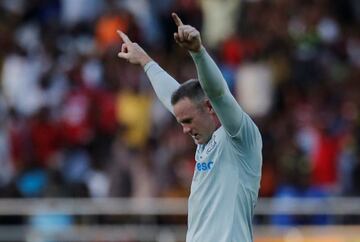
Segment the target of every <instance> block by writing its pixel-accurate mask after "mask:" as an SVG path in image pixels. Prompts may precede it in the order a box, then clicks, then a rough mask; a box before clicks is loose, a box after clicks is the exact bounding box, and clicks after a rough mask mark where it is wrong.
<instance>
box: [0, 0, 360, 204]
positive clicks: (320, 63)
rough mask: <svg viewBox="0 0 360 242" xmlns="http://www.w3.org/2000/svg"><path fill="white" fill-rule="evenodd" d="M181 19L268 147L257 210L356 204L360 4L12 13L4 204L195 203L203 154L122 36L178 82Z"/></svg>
mask: <svg viewBox="0 0 360 242" xmlns="http://www.w3.org/2000/svg"><path fill="white" fill-rule="evenodd" d="M172 11H175V12H177V13H178V14H179V16H180V17H181V18H182V19H183V22H184V23H187V24H190V25H193V26H195V27H197V28H198V29H199V30H201V33H202V39H203V42H204V45H205V46H206V48H207V49H208V51H209V52H210V53H211V55H212V56H213V57H214V59H215V60H216V62H217V63H218V64H219V67H220V68H221V70H222V72H223V74H224V76H225V78H226V80H227V82H228V85H229V87H230V89H231V91H232V92H233V94H234V95H235V96H236V98H237V99H238V101H239V103H240V104H241V105H242V107H243V108H244V110H245V111H247V112H248V113H249V114H250V116H252V117H253V119H254V120H255V122H256V123H257V125H258V126H259V128H260V130H261V133H262V135H263V142H264V147H263V157H264V162H263V177H262V183H261V191H260V196H262V197H283V196H285V197H286V196H295V197H312V196H360V176H359V175H358V174H360V113H359V107H360V95H359V91H360V28H359V26H360V2H359V1H356V0H342V1H331V0H271V1H270V0H269V1H265V0H253V1H241V0H227V1H222V0H148V1H146V0H119V1H115V0H53V1H46V0H3V1H1V2H0V13H1V14H0V47H1V48H0V74H1V75H0V83H1V93H0V167H1V169H0V197H26V198H29V197H186V196H187V195H188V194H189V187H190V183H191V179H192V173H193V169H194V150H195V145H194V144H193V143H192V140H191V138H190V137H187V136H186V135H184V134H182V130H181V127H180V126H179V125H178V124H177V123H176V120H175V119H174V118H173V117H172V115H171V114H170V113H168V112H167V111H166V110H165V108H164V107H163V106H162V104H161V103H159V101H158V100H157V98H156V96H155V95H154V93H153V91H152V87H151V85H150V84H149V82H148V80H147V78H146V76H145V74H144V73H143V71H142V69H141V67H138V66H133V65H130V64H129V63H126V62H124V61H123V60H121V59H119V58H117V52H118V51H119V50H120V48H121V41H120V39H119V37H118V36H117V34H116V30H117V29H120V30H122V31H123V32H125V33H127V34H128V35H129V37H130V39H132V40H133V41H134V42H137V43H139V44H140V45H141V46H143V48H144V49H145V50H146V51H147V52H148V53H149V54H150V55H151V56H152V57H153V59H154V60H155V61H157V62H158V63H159V64H160V65H161V66H162V67H163V68H164V69H165V70H167V71H168V72H169V73H170V74H171V75H172V76H174V77H175V78H176V79H177V80H178V81H179V82H184V81H186V80H187V79H190V78H193V77H196V69H195V67H194V65H193V62H192V60H191V58H190V57H189V55H188V53H186V52H185V51H184V50H182V49H181V48H180V47H178V46H176V44H175V43H174V41H173V32H174V31H175V24H174V23H173V22H172V19H171V16H170V13H171V12H172Z"/></svg>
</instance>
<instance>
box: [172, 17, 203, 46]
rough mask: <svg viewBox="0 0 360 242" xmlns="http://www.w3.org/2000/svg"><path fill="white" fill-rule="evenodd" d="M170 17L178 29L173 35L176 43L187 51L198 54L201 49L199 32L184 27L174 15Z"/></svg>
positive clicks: (188, 26) (187, 26) (186, 26)
mask: <svg viewBox="0 0 360 242" xmlns="http://www.w3.org/2000/svg"><path fill="white" fill-rule="evenodd" d="M171 16H172V18H173V19H174V22H175V24H176V26H177V27H178V31H177V33H174V39H175V41H176V43H177V44H178V45H180V46H181V47H183V48H185V49H187V50H189V51H192V52H199V51H200V50H201V47H202V44H201V38H200V33H199V31H198V30H197V29H195V28H194V27H192V26H190V25H184V24H183V23H182V21H181V19H180V18H179V16H178V15H177V14H176V13H172V14H171Z"/></svg>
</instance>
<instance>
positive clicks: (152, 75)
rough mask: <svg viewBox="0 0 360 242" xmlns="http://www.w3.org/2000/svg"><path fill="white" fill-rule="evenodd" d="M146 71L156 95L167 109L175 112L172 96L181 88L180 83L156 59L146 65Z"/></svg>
mask: <svg viewBox="0 0 360 242" xmlns="http://www.w3.org/2000/svg"><path fill="white" fill-rule="evenodd" d="M144 71H145V73H146V75H147V77H148V78H149V80H150V83H151V85H152V87H153V88H154V91H155V93H156V96H157V97H158V98H159V100H160V101H161V102H162V104H164V106H165V107H166V109H167V110H169V111H170V112H171V113H172V114H174V111H173V107H172V105H171V96H172V94H173V92H175V91H176V90H177V89H178V88H179V86H180V84H179V83H178V82H177V81H176V80H175V79H174V78H173V77H172V76H170V75H169V74H168V73H167V72H166V71H164V70H163V69H162V68H161V67H160V66H159V65H158V64H157V63H156V62H154V61H150V62H149V63H147V64H146V65H145V66H144Z"/></svg>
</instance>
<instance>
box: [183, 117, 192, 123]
mask: <svg viewBox="0 0 360 242" xmlns="http://www.w3.org/2000/svg"><path fill="white" fill-rule="evenodd" d="M191 121H192V119H191V118H186V119H183V120H181V121H180V123H182V124H190V123H191Z"/></svg>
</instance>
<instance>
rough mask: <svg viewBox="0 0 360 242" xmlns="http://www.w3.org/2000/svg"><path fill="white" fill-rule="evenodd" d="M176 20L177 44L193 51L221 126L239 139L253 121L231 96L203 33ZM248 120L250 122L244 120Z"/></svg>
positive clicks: (205, 89)
mask: <svg viewBox="0 0 360 242" xmlns="http://www.w3.org/2000/svg"><path fill="white" fill-rule="evenodd" d="M172 17H173V19H174V21H175V24H176V25H177V26H178V32H177V33H175V34H174V39H175V41H176V42H177V43H178V44H179V45H180V46H181V47H183V48H185V49H187V50H188V51H190V54H191V56H192V58H193V60H194V62H195V65H196V69H197V72H198V77H199V81H200V84H201V87H202V88H203V90H204V92H205V93H206V95H207V97H208V98H209V100H210V102H211V104H212V106H213V108H214V110H215V112H216V114H217V116H218V118H219V120H220V122H221V124H222V125H223V126H224V128H225V129H226V131H227V132H228V133H229V134H230V135H231V136H235V135H237V134H238V133H239V130H240V128H241V125H243V124H244V123H245V122H244V121H250V122H252V121H251V120H249V119H248V117H247V115H246V114H245V113H244V112H243V111H242V109H241V107H240V106H239V104H238V103H237V101H236V100H235V98H234V97H233V96H232V95H231V93H230V90H229V88H228V86H227V84H226V81H225V80H224V77H223V76H222V74H221V72H220V70H219V68H218V67H217V65H216V64H215V62H214V61H213V59H212V58H211V57H210V56H209V54H208V53H207V51H206V50H205V48H204V47H203V45H202V42H201V38H200V33H199V31H198V30H196V29H195V28H194V27H192V26H190V25H184V24H183V23H182V21H181V20H180V18H179V17H178V16H177V15H176V14H175V13H173V14H172ZM245 116H246V120H244V117H245Z"/></svg>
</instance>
